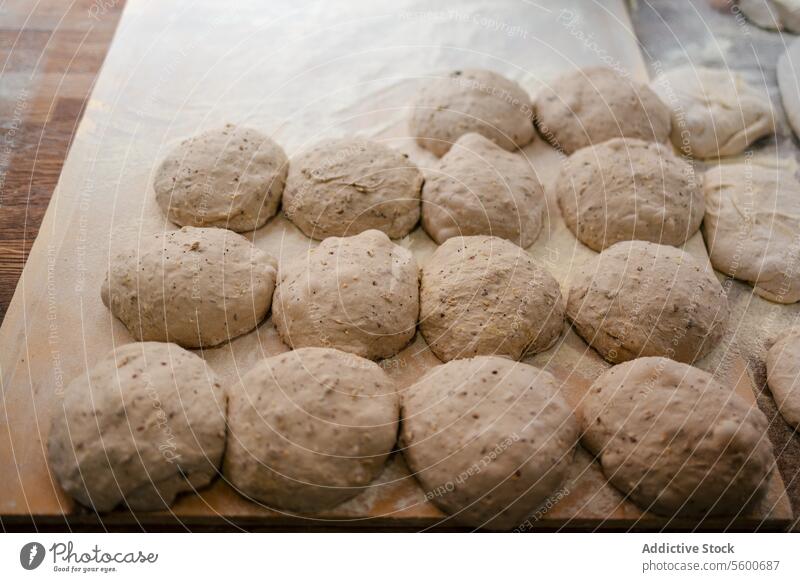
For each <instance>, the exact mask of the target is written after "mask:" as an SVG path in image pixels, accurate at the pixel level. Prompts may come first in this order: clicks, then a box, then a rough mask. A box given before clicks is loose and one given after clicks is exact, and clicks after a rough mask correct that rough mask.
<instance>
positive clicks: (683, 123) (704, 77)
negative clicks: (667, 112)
mask: <svg viewBox="0 0 800 582" xmlns="http://www.w3.org/2000/svg"><path fill="white" fill-rule="evenodd" d="M650 87H651V88H652V89H653V90H654V91H655V92H656V94H657V95H658V96H659V97H661V99H662V101H664V103H667V104H668V105H669V107H670V109H672V133H671V135H670V139H671V140H672V143H673V145H674V146H675V147H676V148H678V149H679V150H681V151H682V152H683V153H684V154H686V155H687V156H691V157H694V158H716V157H720V156H734V155H736V154H740V153H742V152H743V151H744V150H745V149H746V148H747V147H748V146H749V145H750V144H752V143H753V142H755V141H757V140H759V139H761V138H762V137H764V136H766V135H770V134H771V133H773V132H774V131H775V121H774V115H773V113H772V106H771V105H770V101H769V97H768V96H767V95H766V94H765V93H762V92H761V91H758V90H757V89H756V88H755V87H753V86H752V85H750V84H748V83H747V82H746V81H745V80H744V77H742V76H741V75H740V74H739V73H733V72H731V71H727V70H715V69H706V68H703V67H681V68H679V69H675V70H673V71H669V72H667V73H664V74H662V75H660V76H659V77H658V78H656V80H655V81H653V82H652V83H651V84H650Z"/></svg>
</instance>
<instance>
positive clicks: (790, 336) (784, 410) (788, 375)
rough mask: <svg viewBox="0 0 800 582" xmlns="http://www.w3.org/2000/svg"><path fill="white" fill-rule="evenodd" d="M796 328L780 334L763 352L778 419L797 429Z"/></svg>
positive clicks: (799, 337)
mask: <svg viewBox="0 0 800 582" xmlns="http://www.w3.org/2000/svg"><path fill="white" fill-rule="evenodd" d="M798 380H800V328H797V327H795V328H791V329H789V330H788V331H787V332H785V333H783V334H782V335H781V336H780V337H779V338H778V341H776V342H775V343H774V344H773V345H772V347H771V348H770V349H769V351H768V352H767V383H768V384H769V389H770V392H772V397H773V398H774V399H775V404H777V406H778V410H779V411H780V413H781V416H783V418H784V419H785V420H786V422H788V423H789V424H790V425H792V426H793V427H794V428H796V429H800V382H798Z"/></svg>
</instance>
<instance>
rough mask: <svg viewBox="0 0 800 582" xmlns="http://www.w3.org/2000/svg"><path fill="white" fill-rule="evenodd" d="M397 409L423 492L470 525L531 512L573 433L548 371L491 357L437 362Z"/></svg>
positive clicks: (505, 524)
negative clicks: (399, 408) (438, 363)
mask: <svg viewBox="0 0 800 582" xmlns="http://www.w3.org/2000/svg"><path fill="white" fill-rule="evenodd" d="M402 416H403V422H402V432H401V445H402V450H403V455H404V457H405V458H406V460H407V462H408V465H409V468H410V469H411V471H412V473H413V474H414V475H415V476H416V478H417V479H418V480H419V481H420V483H421V484H422V487H423V489H424V491H425V497H426V499H428V500H430V501H432V502H433V503H435V504H436V505H437V506H438V507H439V508H441V509H442V510H443V511H445V512H447V513H448V514H451V515H453V516H454V518H455V519H456V520H458V521H459V522H463V523H465V524H468V525H470V526H472V527H481V526H484V527H491V528H495V529H507V528H511V527H514V526H516V525H519V524H520V523H522V522H523V521H524V520H525V519H526V518H528V517H529V516H531V515H532V514H533V513H534V512H535V511H536V510H537V508H539V506H540V505H541V504H543V503H544V502H545V501H547V499H548V498H549V497H550V496H552V495H554V494H556V493H557V491H558V490H559V488H560V486H561V484H562V482H563V481H564V478H565V476H566V472H567V468H568V466H569V464H570V462H571V461H572V458H573V454H574V450H575V445H576V443H577V442H578V434H579V433H578V423H577V421H576V420H575V417H574V416H573V413H572V408H571V407H570V406H569V405H568V404H567V403H566V401H565V400H564V399H563V397H562V396H561V394H560V393H559V385H558V382H557V381H556V379H555V378H554V377H553V376H552V375H551V374H549V373H548V372H545V371H544V370H540V369H538V368H534V367H533V366H529V365H527V364H522V363H519V362H513V361H511V360H508V359H506V358H500V357H495V356H478V357H476V358H470V359H467V360H454V361H452V362H449V363H447V364H443V365H441V366H436V367H435V368H433V369H432V370H430V371H429V372H428V373H427V374H426V375H425V376H423V377H422V379H421V380H419V381H418V382H417V383H416V384H414V385H413V386H411V387H410V388H409V389H408V390H407V391H406V392H405V393H404V398H403V412H402Z"/></svg>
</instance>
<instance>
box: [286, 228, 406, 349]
mask: <svg viewBox="0 0 800 582" xmlns="http://www.w3.org/2000/svg"><path fill="white" fill-rule="evenodd" d="M272 303H273V320H274V322H275V327H276V328H277V329H278V333H280V336H281V338H282V339H283V341H284V342H285V343H286V344H287V345H289V346H291V347H293V348H295V349H297V348H302V347H314V346H316V347H333V348H337V349H339V350H343V351H345V352H350V353H353V354H356V355H358V356H361V357H362V358H369V359H370V360H377V359H381V358H388V357H390V356H393V355H395V354H396V353H397V352H399V351H400V350H402V349H403V348H404V347H405V345H406V344H407V343H408V342H409V341H411V339H412V338H413V337H414V333H415V332H416V326H417V316H418V315H419V272H418V269H417V262H416V260H415V259H414V255H412V254H411V251H409V250H407V249H405V248H403V247H401V246H398V245H396V244H393V243H392V241H390V240H389V237H387V236H386V235H385V234H384V233H382V232H380V231H378V230H368V231H365V232H362V233H361V234H359V235H357V236H350V237H342V238H337V237H331V238H327V239H325V240H324V241H322V243H321V244H320V245H319V246H318V247H316V248H315V249H312V250H310V251H309V252H308V253H307V254H306V255H303V256H301V257H298V258H296V259H294V260H292V261H290V262H288V263H285V264H282V265H281V270H280V283H279V284H278V287H277V289H276V290H275V297H274V299H273V302H272Z"/></svg>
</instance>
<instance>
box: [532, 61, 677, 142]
mask: <svg viewBox="0 0 800 582" xmlns="http://www.w3.org/2000/svg"><path fill="white" fill-rule="evenodd" d="M535 106H536V124H537V126H538V127H539V133H541V134H542V136H543V137H544V138H545V139H546V140H547V141H548V142H549V143H550V144H551V145H552V146H553V147H555V148H557V149H560V150H562V151H563V152H564V153H566V154H568V155H569V154H571V153H573V152H575V151H576V150H579V149H581V148H584V147H586V146H590V145H597V144H600V143H602V142H604V141H608V140H609V139H613V138H615V137H630V138H637V139H643V140H646V141H655V142H659V143H662V142H664V141H665V140H666V139H667V136H669V133H670V113H669V109H668V108H667V106H666V105H664V104H663V103H662V102H661V100H660V99H659V98H658V97H656V94H655V93H653V91H652V90H650V88H649V87H647V86H646V85H642V84H640V83H636V82H635V81H632V80H631V79H628V78H626V77H623V76H622V75H620V74H619V73H617V72H615V71H613V70H612V69H608V68H604V67H592V68H588V69H582V70H579V71H573V72H571V73H567V74H565V75H562V76H561V77H559V78H558V79H556V80H555V81H553V82H552V83H550V85H549V86H548V87H546V88H544V89H543V90H542V91H541V93H540V94H539V96H538V97H537V98H536V105H535Z"/></svg>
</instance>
